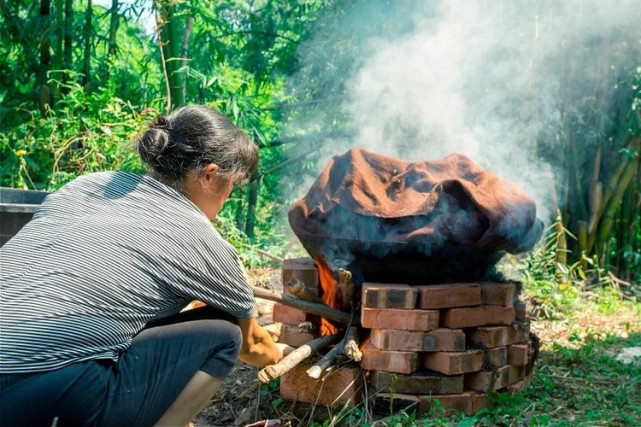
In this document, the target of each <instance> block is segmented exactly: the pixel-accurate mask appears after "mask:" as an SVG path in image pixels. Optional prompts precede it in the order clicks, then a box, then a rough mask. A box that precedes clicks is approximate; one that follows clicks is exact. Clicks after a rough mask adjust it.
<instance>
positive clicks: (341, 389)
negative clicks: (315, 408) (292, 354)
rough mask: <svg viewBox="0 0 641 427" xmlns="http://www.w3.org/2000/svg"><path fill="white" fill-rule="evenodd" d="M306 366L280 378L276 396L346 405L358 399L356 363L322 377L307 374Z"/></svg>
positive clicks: (360, 387) (359, 381) (360, 391)
mask: <svg viewBox="0 0 641 427" xmlns="http://www.w3.org/2000/svg"><path fill="white" fill-rule="evenodd" d="M309 367H310V366H309V365H298V366H296V367H295V368H294V369H292V370H291V371H289V372H287V373H286V374H284V375H282V376H281V377H280V395H281V396H282V397H283V398H284V399H288V400H297V401H300V402H306V403H317V404H318V405H322V406H334V405H344V404H346V403H347V404H348V405H349V406H353V405H355V404H357V403H359V402H361V400H362V394H363V380H362V379H363V375H362V374H361V370H360V368H358V367H356V366H343V367H341V368H338V369H335V370H333V371H331V372H330V373H329V374H328V375H327V376H326V377H325V378H324V379H320V380H314V379H312V378H310V377H309V376H308V375H307V372H306V371H307V369H309Z"/></svg>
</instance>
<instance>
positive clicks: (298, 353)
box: [258, 335, 339, 383]
mask: <svg viewBox="0 0 641 427" xmlns="http://www.w3.org/2000/svg"><path fill="white" fill-rule="evenodd" d="M338 340H339V335H327V336H325V337H320V338H316V339H314V340H312V341H310V342H308V343H307V344H305V345H302V346H300V347H298V348H297V349H296V350H294V351H292V352H291V353H289V354H288V355H287V356H285V357H283V359H282V360H281V361H280V362H278V363H276V364H275V365H269V366H266V367H265V368H264V369H262V370H260V372H258V380H259V381H260V382H261V383H268V382H270V381H271V380H273V379H275V378H278V377H280V376H281V375H283V374H284V373H286V372H289V371H290V370H292V369H294V368H295V367H296V366H298V364H300V363H301V362H302V361H303V360H305V359H307V358H308V357H309V356H310V355H311V354H312V353H314V352H315V351H319V350H322V349H324V348H326V347H329V346H330V345H332V344H335V343H336V342H337V341H338Z"/></svg>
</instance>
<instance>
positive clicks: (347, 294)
mask: <svg viewBox="0 0 641 427" xmlns="http://www.w3.org/2000/svg"><path fill="white" fill-rule="evenodd" d="M338 278H339V282H340V284H341V294H342V298H343V310H345V311H352V306H353V304H354V293H355V286H354V282H352V273H351V272H350V271H349V270H345V269H343V268H339V269H338Z"/></svg>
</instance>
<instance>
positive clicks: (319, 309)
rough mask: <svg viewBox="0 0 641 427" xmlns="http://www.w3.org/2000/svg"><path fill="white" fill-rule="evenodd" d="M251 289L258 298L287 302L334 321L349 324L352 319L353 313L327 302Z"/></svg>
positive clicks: (253, 287)
mask: <svg viewBox="0 0 641 427" xmlns="http://www.w3.org/2000/svg"><path fill="white" fill-rule="evenodd" d="M251 289H252V291H253V292H254V296H255V297H256V298H263V299H266V300H270V301H275V302H279V303H281V304H285V305H288V306H290V307H294V308H297V309H299V310H302V311H304V312H306V313H310V314H315V315H317V316H321V317H324V318H325V319H327V320H331V321H332V322H337V323H342V324H348V323H349V322H350V319H351V315H350V314H349V313H344V312H342V311H340V310H336V309H334V308H331V307H328V306H326V305H325V304H318V303H314V302H309V301H305V300H302V299H299V298H295V297H292V296H290V295H283V294H282V293H281V292H276V291H270V290H268V289H262V288H257V287H255V286H251Z"/></svg>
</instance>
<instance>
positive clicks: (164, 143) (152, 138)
mask: <svg viewBox="0 0 641 427" xmlns="http://www.w3.org/2000/svg"><path fill="white" fill-rule="evenodd" d="M168 145H169V123H168V122H167V119H165V118H164V117H163V116H158V117H157V118H156V120H155V121H154V123H152V124H151V125H150V126H149V129H147V131H146V132H145V133H144V135H143V136H142V138H140V140H139V141H138V153H139V154H140V158H141V159H142V161H143V162H145V163H147V164H148V165H149V166H151V167H154V168H157V167H158V166H159V165H160V163H161V162H160V159H161V158H162V157H163V155H164V153H165V151H166V149H167V147H168Z"/></svg>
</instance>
